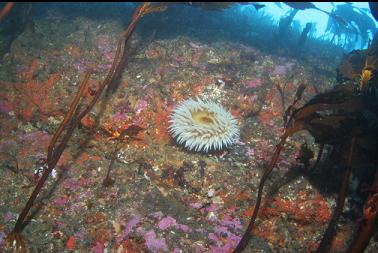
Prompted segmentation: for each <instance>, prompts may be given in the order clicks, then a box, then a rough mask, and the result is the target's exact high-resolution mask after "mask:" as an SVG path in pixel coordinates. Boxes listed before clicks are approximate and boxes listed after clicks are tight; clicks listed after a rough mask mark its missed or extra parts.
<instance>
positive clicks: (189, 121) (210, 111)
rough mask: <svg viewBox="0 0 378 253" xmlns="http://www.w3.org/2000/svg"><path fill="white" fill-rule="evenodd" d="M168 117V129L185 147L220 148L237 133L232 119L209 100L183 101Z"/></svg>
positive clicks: (206, 150) (228, 142)
mask: <svg viewBox="0 0 378 253" xmlns="http://www.w3.org/2000/svg"><path fill="white" fill-rule="evenodd" d="M170 118H171V119H170V121H169V122H170V123H171V125H170V127H169V132H170V133H171V134H172V136H173V138H175V139H176V140H177V142H178V143H179V144H183V143H185V147H186V148H187V149H189V150H195V151H197V152H208V151H210V150H221V149H223V148H226V147H228V146H229V145H231V144H233V143H234V142H235V139H236V138H237V137H238V136H239V129H238V128H237V121H236V119H235V118H234V117H233V116H232V115H231V114H230V113H229V112H228V111H226V110H225V109H224V108H223V106H221V105H219V104H217V103H215V102H212V101H202V100H200V99H199V98H197V100H194V99H188V100H185V101H183V102H181V103H180V104H179V105H178V106H177V107H176V108H175V109H174V110H173V112H172V114H171V115H170Z"/></svg>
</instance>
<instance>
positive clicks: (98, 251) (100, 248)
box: [92, 242, 105, 253]
mask: <svg viewBox="0 0 378 253" xmlns="http://www.w3.org/2000/svg"><path fill="white" fill-rule="evenodd" d="M104 248H105V246H104V244H103V243H102V242H96V245H95V246H94V247H92V252H94V253H103V252H104Z"/></svg>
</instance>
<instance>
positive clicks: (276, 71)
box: [273, 65, 287, 76]
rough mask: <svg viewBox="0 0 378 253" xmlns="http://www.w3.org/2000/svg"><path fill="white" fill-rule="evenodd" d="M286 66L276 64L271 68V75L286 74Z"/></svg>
mask: <svg viewBox="0 0 378 253" xmlns="http://www.w3.org/2000/svg"><path fill="white" fill-rule="evenodd" d="M286 71H287V69H286V67H285V66H283V65H278V66H276V67H275V68H274V70H273V75H278V76H282V75H285V74H286Z"/></svg>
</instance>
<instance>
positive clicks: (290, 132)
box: [233, 121, 303, 253]
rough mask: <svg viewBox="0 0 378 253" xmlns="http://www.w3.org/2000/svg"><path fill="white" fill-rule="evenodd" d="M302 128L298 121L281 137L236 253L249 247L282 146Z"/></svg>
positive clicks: (260, 185) (262, 179)
mask: <svg viewBox="0 0 378 253" xmlns="http://www.w3.org/2000/svg"><path fill="white" fill-rule="evenodd" d="M302 128H303V124H302V122H300V121H297V122H296V123H295V124H294V125H293V126H292V127H291V128H289V129H287V130H286V131H285V133H284V134H283V135H282V137H281V141H280V143H278V144H277V146H276V150H275V151H274V154H273V156H272V159H271V160H270V163H269V166H268V168H267V169H266V170H265V172H264V174H263V176H262V177H261V180H260V184H259V190H258V192H257V199H256V204H255V208H254V210H253V214H252V216H251V219H250V221H249V224H248V227H247V230H246V231H245V232H244V235H243V237H242V239H241V240H240V242H239V244H238V245H237V246H236V248H235V249H234V251H233V252H234V253H237V252H242V251H243V250H244V249H245V247H247V245H248V242H249V240H250V238H251V232H252V229H253V226H254V224H255V221H256V217H257V214H258V212H259V208H260V204H261V198H262V193H263V189H264V185H265V182H266V180H267V179H268V177H269V175H270V173H271V172H272V171H273V168H274V166H275V165H276V163H277V160H278V157H279V156H280V153H281V151H282V148H283V146H284V144H285V142H286V139H287V137H289V136H291V135H293V134H294V133H296V132H298V131H299V130H302Z"/></svg>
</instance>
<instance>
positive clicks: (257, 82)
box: [245, 78, 262, 88]
mask: <svg viewBox="0 0 378 253" xmlns="http://www.w3.org/2000/svg"><path fill="white" fill-rule="evenodd" d="M261 85H262V81H261V79H259V78H255V79H248V80H246V81H245V86H246V87H247V88H257V87H260V86H261Z"/></svg>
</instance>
